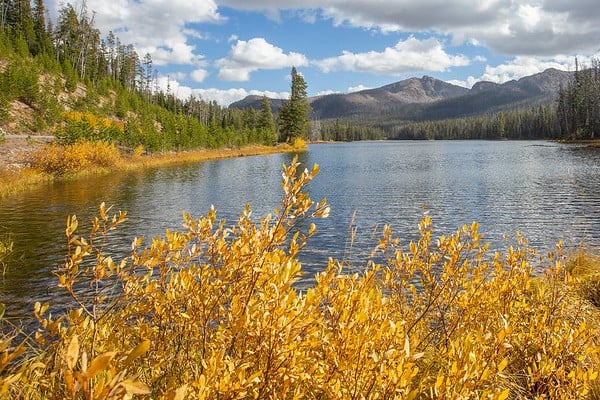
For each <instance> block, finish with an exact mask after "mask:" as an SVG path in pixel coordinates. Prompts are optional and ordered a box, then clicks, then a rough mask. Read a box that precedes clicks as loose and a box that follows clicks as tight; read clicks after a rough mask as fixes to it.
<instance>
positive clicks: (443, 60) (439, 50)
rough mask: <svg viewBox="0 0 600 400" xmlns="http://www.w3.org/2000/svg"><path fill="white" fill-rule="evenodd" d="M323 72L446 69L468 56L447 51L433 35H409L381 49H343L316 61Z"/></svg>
mask: <svg viewBox="0 0 600 400" xmlns="http://www.w3.org/2000/svg"><path fill="white" fill-rule="evenodd" d="M314 63H315V64H316V65H317V66H319V67H320V68H321V70H322V71H323V72H332V71H361V72H373V73H378V74H390V75H401V74H406V73H412V72H419V71H445V70H446V69H448V68H449V67H456V66H464V65H468V64H469V60H468V59H467V58H466V57H465V56H462V55H450V54H448V53H446V51H444V49H443V47H442V44H441V43H440V42H439V41H438V40H436V39H425V40H419V39H417V38H415V37H412V36H411V37H409V38H408V39H406V40H405V41H400V42H398V43H397V44H396V46H394V47H388V48H386V49H385V50H384V51H382V52H376V51H369V52H367V53H351V52H348V51H345V52H343V54H342V55H341V56H338V57H331V58H326V59H324V60H320V61H315V62H314Z"/></svg>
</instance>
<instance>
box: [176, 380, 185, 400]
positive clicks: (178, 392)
mask: <svg viewBox="0 0 600 400" xmlns="http://www.w3.org/2000/svg"><path fill="white" fill-rule="evenodd" d="M187 387H188V385H187V384H185V385H183V386H181V387H180V388H179V389H177V390H176V391H175V396H174V397H173V400H183V399H185V393H186V392H187Z"/></svg>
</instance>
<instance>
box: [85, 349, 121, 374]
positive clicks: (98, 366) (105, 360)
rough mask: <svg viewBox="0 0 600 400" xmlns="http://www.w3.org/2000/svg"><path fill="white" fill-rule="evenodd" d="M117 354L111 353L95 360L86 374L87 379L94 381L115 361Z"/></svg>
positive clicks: (101, 355)
mask: <svg viewBox="0 0 600 400" xmlns="http://www.w3.org/2000/svg"><path fill="white" fill-rule="evenodd" d="M115 354H117V352H115V351H109V352H106V353H103V354H100V355H99V356H98V357H96V358H94V359H93V360H92V362H91V364H90V367H89V368H88V369H87V371H86V372H85V375H86V377H87V378H88V379H92V378H93V377H94V376H96V375H97V374H98V373H99V372H101V371H104V370H105V369H106V367H108V364H109V363H110V361H111V360H112V359H113V357H114V356H115Z"/></svg>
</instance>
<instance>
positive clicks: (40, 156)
mask: <svg viewBox="0 0 600 400" xmlns="http://www.w3.org/2000/svg"><path fill="white" fill-rule="evenodd" d="M119 160H120V153H119V149H118V148H117V147H116V146H115V145H114V144H111V143H107V142H102V141H99V142H87V141H85V142H77V143H74V144H70V145H65V146H63V145H58V144H56V143H52V144H50V145H48V146H46V147H44V148H43V149H41V150H39V151H37V152H36V153H35V154H34V156H33V166H34V168H36V169H38V170H40V171H43V172H46V173H49V174H56V175H62V174H65V173H72V172H78V171H82V170H84V169H86V168H92V167H112V166H114V165H115V164H116V163H117V162H118V161H119Z"/></svg>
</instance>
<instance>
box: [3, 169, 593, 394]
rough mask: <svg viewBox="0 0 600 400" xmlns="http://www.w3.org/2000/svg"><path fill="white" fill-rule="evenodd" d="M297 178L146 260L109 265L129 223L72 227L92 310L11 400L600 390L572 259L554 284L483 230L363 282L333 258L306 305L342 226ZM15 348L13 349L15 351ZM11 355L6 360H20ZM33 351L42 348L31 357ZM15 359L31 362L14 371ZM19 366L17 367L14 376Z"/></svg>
mask: <svg viewBox="0 0 600 400" xmlns="http://www.w3.org/2000/svg"><path fill="white" fill-rule="evenodd" d="M298 166H299V165H298V163H297V162H296V160H294V162H292V164H291V165H289V166H284V171H283V180H282V188H283V198H282V201H281V206H280V207H279V208H278V209H277V210H275V212H274V213H273V214H270V215H267V216H265V217H263V218H261V219H259V220H258V221H254V220H253V218H252V212H251V209H250V207H247V208H246V209H245V211H244V212H243V213H242V215H241V216H240V218H239V220H238V221H237V223H236V224H235V225H233V226H226V224H225V222H224V221H219V220H218V219H217V215H216V213H215V211H214V210H213V209H211V210H210V211H209V212H208V214H207V215H206V216H202V217H200V218H198V219H194V218H192V217H191V216H190V215H187V214H186V215H184V229H183V230H181V231H166V232H165V234H164V235H163V236H160V237H156V238H154V239H152V241H151V243H150V244H149V245H148V246H146V247H144V246H143V243H142V242H143V241H142V239H141V238H136V239H135V240H134V241H133V244H132V253H131V257H129V258H127V259H124V260H122V261H120V262H116V261H113V259H112V258H111V257H110V256H108V255H107V254H106V252H105V248H104V247H105V245H106V244H107V243H108V242H109V241H110V236H111V234H112V232H113V231H114V230H115V229H117V228H118V226H119V225H120V224H121V223H123V222H124V221H125V214H124V213H118V214H115V215H114V216H110V215H109V210H107V209H106V208H105V206H104V205H101V207H100V211H99V216H98V217H97V218H96V219H95V220H94V221H93V224H92V228H91V231H90V234H89V235H87V236H86V237H85V238H84V237H82V236H78V235H77V234H76V232H77V230H78V221H77V219H76V217H71V218H69V219H68V221H67V228H66V236H67V243H68V249H67V258H66V261H65V263H64V264H63V265H62V266H61V267H60V268H58V269H57V270H56V275H57V277H58V281H59V285H60V286H62V287H64V288H65V290H66V291H67V293H69V295H70V296H71V297H72V299H73V302H74V303H73V304H74V309H73V310H72V311H70V312H68V313H66V314H65V315H62V316H60V317H58V318H53V317H52V315H51V314H48V307H49V306H48V305H47V304H45V305H40V304H38V305H36V308H35V310H34V312H35V315H36V317H37V318H38V319H39V321H40V324H41V329H40V331H39V332H38V333H37V334H36V338H35V339H36V343H37V344H36V346H37V347H36V351H30V352H29V353H27V354H28V355H27V357H25V358H24V359H22V360H20V361H19V362H14V361H13V362H11V360H10V357H11V354H13V353H11V351H14V350H8V348H9V346H8V345H4V346H3V347H0V351H2V352H3V353H2V355H3V358H2V360H8V361H6V362H5V363H4V364H1V363H0V395H4V396H6V397H10V398H48V399H63V398H86V399H100V398H103V399H104V398H131V397H133V396H139V397H141V398H165V399H183V398H192V399H214V398H221V399H250V398H255V399H280V398H285V399H313V398H318V399H367V398H368V399H393V398H398V399H417V398H418V399H426V398H431V399H437V398H445V399H471V398H473V399H475V398H477V399H480V398H485V399H508V398H510V399H584V398H586V397H587V396H588V395H590V389H591V387H592V384H593V383H594V381H595V380H596V378H597V375H598V367H599V365H598V362H597V360H598V357H597V356H598V354H597V351H598V345H599V344H600V343H598V339H599V337H598V326H599V322H600V321H599V319H598V310H597V309H596V308H595V307H593V306H592V305H591V304H590V302H589V301H587V300H585V299H583V298H582V297H581V296H580V295H579V294H580V284H581V282H580V281H579V280H578V279H575V278H573V277H572V276H571V274H570V273H569V271H568V270H567V268H565V264H564V262H563V258H562V256H561V249H560V246H559V247H558V248H557V252H556V254H555V255H554V254H553V255H550V257H549V258H548V259H547V260H546V261H545V263H546V264H547V267H546V268H545V272H544V275H543V276H542V277H540V278H536V279H535V280H532V279H531V275H532V272H533V268H532V265H533V264H534V263H535V264H537V263H539V262H540V261H539V258H538V257H537V255H535V253H534V252H533V251H532V250H530V249H529V248H528V247H527V244H526V241H525V240H524V239H522V238H520V237H518V240H517V243H516V245H515V247H509V248H508V249H507V250H506V252H505V253H504V254H499V253H497V254H489V251H488V247H487V245H486V244H484V243H483V242H482V238H481V236H480V234H479V232H478V225H477V224H476V223H474V224H472V225H470V226H463V227H461V228H460V229H458V230H457V231H456V232H455V233H454V234H452V235H448V236H442V237H440V238H439V239H437V240H434V239H433V238H432V228H431V221H430V220H429V217H427V216H425V217H424V218H423V220H422V221H421V223H420V225H419V239H418V240H417V241H415V242H411V243H409V244H408V245H406V246H403V245H402V244H401V242H400V240H399V239H397V238H395V237H394V235H393V232H392V230H391V228H390V227H385V228H384V229H383V232H382V235H381V239H380V242H379V245H378V246H377V248H376V249H375V251H374V257H373V259H374V260H378V262H377V263H376V262H372V261H370V262H368V263H367V265H366V266H365V269H364V271H363V272H362V273H350V272H346V271H345V270H344V263H343V262H339V261H336V260H330V262H329V264H328V265H327V266H326V268H325V269H324V270H323V271H322V272H321V273H319V274H317V276H316V277H315V284H314V285H313V286H311V287H309V288H306V289H303V290H300V289H298V288H297V287H296V286H295V285H294V282H295V281H297V280H298V278H299V277H300V276H301V273H302V272H301V265H300V262H299V261H298V257H297V256H298V253H299V251H300V250H301V249H302V248H303V247H304V246H305V245H306V243H307V240H308V239H309V238H310V237H311V236H312V235H313V234H315V232H316V226H315V224H314V223H311V222H309V220H310V219H311V218H315V217H317V218H318V217H326V216H327V215H328V212H329V208H328V206H327V204H326V202H325V200H323V201H321V202H318V203H315V202H313V201H312V200H311V199H310V197H309V195H308V194H307V193H306V192H305V191H304V187H305V185H306V184H307V183H308V182H310V181H311V180H312V179H313V177H314V176H315V175H316V173H317V172H318V167H317V166H315V167H313V168H312V170H310V171H308V170H305V171H304V172H299V171H298V170H297V168H298ZM2 343H3V342H2ZM2 343H0V344H2ZM30 346H31V349H33V348H34V347H33V345H30ZM12 360H15V358H14V357H13V358H12ZM1 368H4V369H1Z"/></svg>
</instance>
